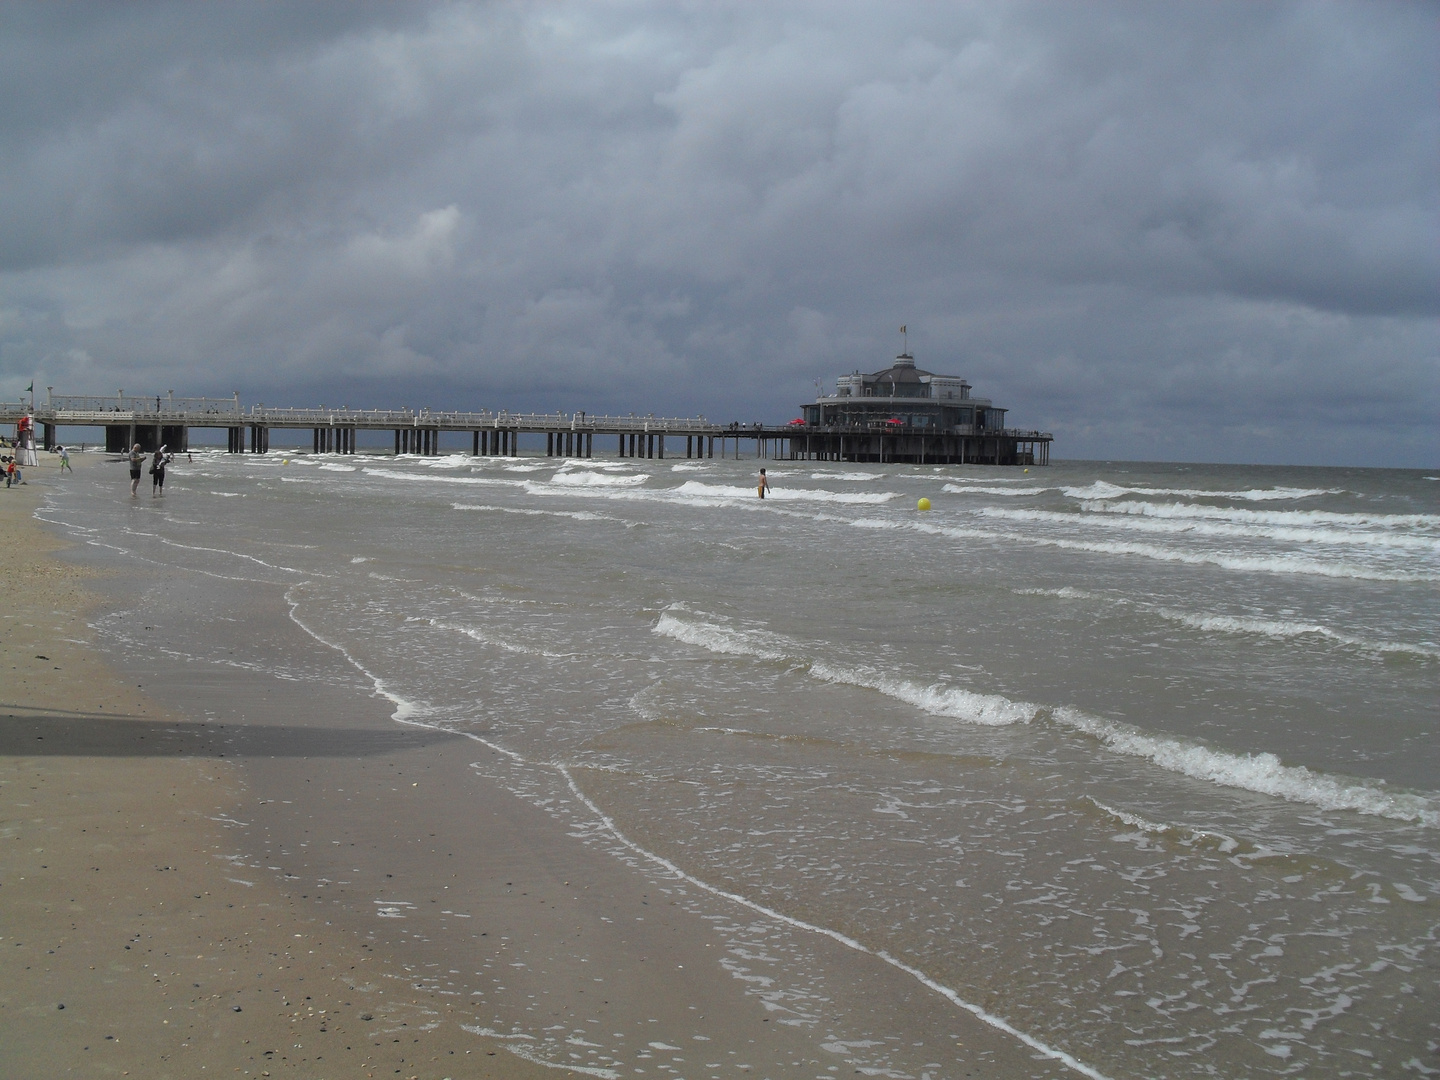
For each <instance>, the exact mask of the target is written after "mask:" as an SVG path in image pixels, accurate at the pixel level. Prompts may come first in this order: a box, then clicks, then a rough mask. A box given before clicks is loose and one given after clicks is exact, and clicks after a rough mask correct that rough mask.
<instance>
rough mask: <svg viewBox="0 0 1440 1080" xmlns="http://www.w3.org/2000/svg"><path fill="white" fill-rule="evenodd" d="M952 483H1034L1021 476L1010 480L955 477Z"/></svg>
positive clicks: (995, 477) (996, 477)
mask: <svg viewBox="0 0 1440 1080" xmlns="http://www.w3.org/2000/svg"><path fill="white" fill-rule="evenodd" d="M1025 471H1026V472H1029V471H1030V470H1029V469H1026V470H1025ZM953 483H956V484H1031V483H1034V481H1033V480H1029V479H1026V478H1025V477H1023V476H1015V477H1011V478H1009V479H1006V478H1005V477H1003V476H984V477H980V476H957V477H955V479H954V481H953Z"/></svg>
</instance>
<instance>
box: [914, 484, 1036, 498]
mask: <svg viewBox="0 0 1440 1080" xmlns="http://www.w3.org/2000/svg"><path fill="white" fill-rule="evenodd" d="M941 490H942V491H950V492H953V493H955V494H956V495H1009V496H1026V495H1043V494H1044V493H1045V492H1047V491H1054V490H1055V489H1054V488H1048V487H1032V488H1001V487H982V486H980V485H979V484H970V485H967V486H965V487H961V486H960V485H958V484H946V485H945V486H944V487H943V488H941Z"/></svg>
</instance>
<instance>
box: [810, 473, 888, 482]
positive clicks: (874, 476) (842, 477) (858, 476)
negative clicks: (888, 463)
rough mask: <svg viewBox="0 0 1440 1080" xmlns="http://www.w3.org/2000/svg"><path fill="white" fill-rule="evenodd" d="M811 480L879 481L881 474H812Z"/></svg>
mask: <svg viewBox="0 0 1440 1080" xmlns="http://www.w3.org/2000/svg"><path fill="white" fill-rule="evenodd" d="M810 479H811V480H879V479H880V474H879V473H864V472H812V473H811V474H810Z"/></svg>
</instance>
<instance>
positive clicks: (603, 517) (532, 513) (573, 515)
mask: <svg viewBox="0 0 1440 1080" xmlns="http://www.w3.org/2000/svg"><path fill="white" fill-rule="evenodd" d="M450 508H451V509H452V510H479V511H484V512H486V513H492V514H519V515H521V516H523V517H555V518H569V519H570V520H572V521H618V522H620V523H621V524H623V525H626V526H629V525H635V524H637V522H633V521H624V520H623V519H621V518H617V517H611V516H610V515H609V514H597V513H595V512H594V511H591V510H532V509H530V508H529V507H525V506H488V505H486V504H484V503H451V504H450Z"/></svg>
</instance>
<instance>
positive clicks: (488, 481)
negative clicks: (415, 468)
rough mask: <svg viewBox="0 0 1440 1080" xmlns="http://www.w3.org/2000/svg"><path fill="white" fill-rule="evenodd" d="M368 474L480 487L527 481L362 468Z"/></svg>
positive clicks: (413, 481) (510, 485) (391, 478)
mask: <svg viewBox="0 0 1440 1080" xmlns="http://www.w3.org/2000/svg"><path fill="white" fill-rule="evenodd" d="M362 471H363V472H364V473H365V474H366V475H367V476H378V477H381V478H382V479H385V480H406V481H409V482H410V483H422V484H474V485H477V486H480V487H524V486H525V484H526V483H527V481H524V480H506V479H504V478H503V477H498V476H426V475H425V474H424V473H419V472H401V471H400V470H399V469H382V468H376V467H374V466H368V467H366V468H365V469H364V470H362Z"/></svg>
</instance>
